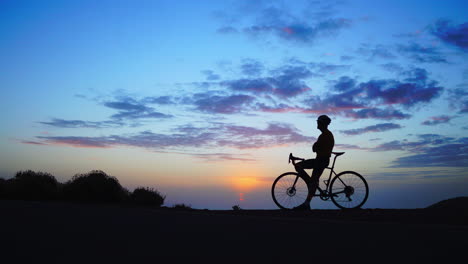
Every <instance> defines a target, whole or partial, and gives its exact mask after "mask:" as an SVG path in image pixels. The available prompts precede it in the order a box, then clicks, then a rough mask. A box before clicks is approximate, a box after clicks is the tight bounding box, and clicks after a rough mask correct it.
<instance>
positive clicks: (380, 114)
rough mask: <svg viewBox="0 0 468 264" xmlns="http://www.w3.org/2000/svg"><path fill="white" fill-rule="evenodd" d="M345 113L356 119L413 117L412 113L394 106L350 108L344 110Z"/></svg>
mask: <svg viewBox="0 0 468 264" xmlns="http://www.w3.org/2000/svg"><path fill="white" fill-rule="evenodd" d="M343 115H344V116H346V117H350V118H354V119H383V120H392V119H408V118H410V117H411V115H410V114H405V113H403V112H401V111H400V110H396V109H392V108H385V109H381V108H367V109H360V110H349V111H345V112H343Z"/></svg>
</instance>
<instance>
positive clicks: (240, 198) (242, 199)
mask: <svg viewBox="0 0 468 264" xmlns="http://www.w3.org/2000/svg"><path fill="white" fill-rule="evenodd" d="M239 201H241V202H242V201H244V193H239Z"/></svg>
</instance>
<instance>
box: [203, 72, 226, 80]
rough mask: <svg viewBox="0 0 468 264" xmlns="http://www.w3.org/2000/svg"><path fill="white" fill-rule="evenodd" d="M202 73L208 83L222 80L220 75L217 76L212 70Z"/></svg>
mask: <svg viewBox="0 0 468 264" xmlns="http://www.w3.org/2000/svg"><path fill="white" fill-rule="evenodd" d="M202 73H203V74H204V75H205V76H206V79H207V80H208V81H215V80H219V79H220V78H221V77H220V76H219V74H215V73H214V72H213V71H212V70H204V71H202Z"/></svg>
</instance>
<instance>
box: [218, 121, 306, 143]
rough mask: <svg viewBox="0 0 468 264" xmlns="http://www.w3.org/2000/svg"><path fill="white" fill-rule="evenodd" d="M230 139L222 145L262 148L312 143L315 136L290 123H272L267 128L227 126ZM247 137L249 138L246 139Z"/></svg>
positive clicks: (223, 141)
mask: <svg viewBox="0 0 468 264" xmlns="http://www.w3.org/2000/svg"><path fill="white" fill-rule="evenodd" d="M225 133H226V135H227V136H228V140H227V141H225V140H221V141H219V144H220V145H221V146H223V145H226V146H235V147H237V148H241V149H243V148H262V147H273V146H279V145H289V144H297V143H311V142H314V141H315V138H314V137H307V136H304V135H302V134H300V133H299V131H298V130H297V129H296V128H295V127H293V126H291V125H288V124H283V123H270V124H268V127H267V128H265V129H259V128H254V127H246V126H237V125H231V126H225ZM246 139H247V140H246Z"/></svg>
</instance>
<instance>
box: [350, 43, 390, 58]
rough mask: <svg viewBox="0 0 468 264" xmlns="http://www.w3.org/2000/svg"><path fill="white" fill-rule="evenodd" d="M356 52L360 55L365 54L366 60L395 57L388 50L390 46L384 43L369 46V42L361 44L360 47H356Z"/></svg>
mask: <svg viewBox="0 0 468 264" xmlns="http://www.w3.org/2000/svg"><path fill="white" fill-rule="evenodd" d="M357 53H358V54H360V55H364V56H367V60H371V61H372V60H374V59H385V60H390V59H395V58H396V56H395V55H394V54H393V53H392V52H391V51H390V48H388V47H386V46H384V45H375V46H371V45H369V44H361V47H359V48H358V49H357Z"/></svg>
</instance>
